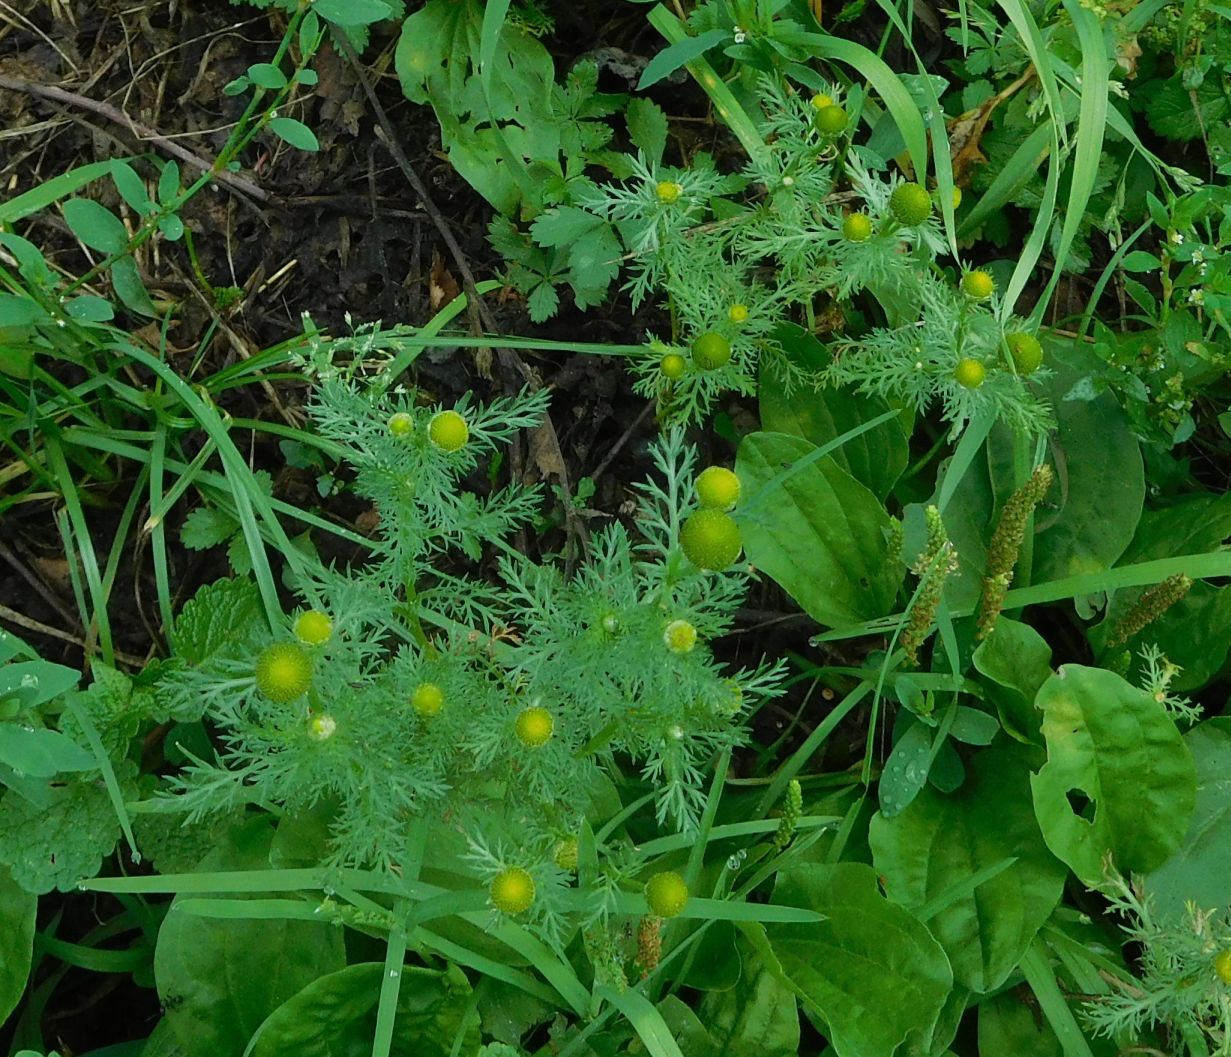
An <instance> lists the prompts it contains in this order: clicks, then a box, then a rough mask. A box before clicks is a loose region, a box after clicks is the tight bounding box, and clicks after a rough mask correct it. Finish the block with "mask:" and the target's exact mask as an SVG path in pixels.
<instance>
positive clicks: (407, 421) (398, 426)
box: [389, 411, 415, 437]
mask: <svg viewBox="0 0 1231 1057" xmlns="http://www.w3.org/2000/svg"><path fill="white" fill-rule="evenodd" d="M414 431H415V420H414V418H413V417H412V416H411V415H409V414H407V413H406V412H405V411H398V412H396V413H395V414H393V415H390V416H389V432H390V433H392V434H393V435H394V436H395V437H408V436H410V434H412V433H413V432H414Z"/></svg>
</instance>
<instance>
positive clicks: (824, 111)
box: [812, 103, 848, 136]
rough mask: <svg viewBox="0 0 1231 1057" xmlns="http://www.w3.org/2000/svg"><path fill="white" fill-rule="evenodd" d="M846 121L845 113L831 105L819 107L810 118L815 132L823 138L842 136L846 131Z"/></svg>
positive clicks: (838, 107)
mask: <svg viewBox="0 0 1231 1057" xmlns="http://www.w3.org/2000/svg"><path fill="white" fill-rule="evenodd" d="M847 120H848V118H847V116H846V111H845V110H843V109H842V108H841V107H840V106H835V105H834V104H833V103H830V104H829V106H823V107H821V108H820V109H819V110H817V111H816V113H815V114H814V115H813V117H812V123H813V124H814V125H816V130H817V131H818V132H819V133H821V135H823V136H840V135H842V133H843V132H845V131H846V124H847Z"/></svg>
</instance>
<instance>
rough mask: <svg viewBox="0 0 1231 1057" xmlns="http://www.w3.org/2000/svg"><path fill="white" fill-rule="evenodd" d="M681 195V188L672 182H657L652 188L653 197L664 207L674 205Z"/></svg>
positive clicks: (682, 190) (682, 189)
mask: <svg viewBox="0 0 1231 1057" xmlns="http://www.w3.org/2000/svg"><path fill="white" fill-rule="evenodd" d="M683 193H684V188H683V186H682V185H680V184H677V183H675V181H673V180H659V181H658V185H657V186H656V187H655V188H654V196H655V197H656V198H657V199H658V200H659V201H660V202H661V203H662V204H663V205H665V206H671V205H675V203H676V202H678V201H679V200H680V195H682V194H683Z"/></svg>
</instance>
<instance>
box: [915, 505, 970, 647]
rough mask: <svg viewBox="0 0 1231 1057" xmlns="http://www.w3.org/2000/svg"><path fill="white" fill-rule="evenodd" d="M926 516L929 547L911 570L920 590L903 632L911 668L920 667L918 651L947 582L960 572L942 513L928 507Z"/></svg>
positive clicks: (930, 626)
mask: <svg viewBox="0 0 1231 1057" xmlns="http://www.w3.org/2000/svg"><path fill="white" fill-rule="evenodd" d="M924 516H925V517H926V518H927V527H928V542H927V546H926V547H924V548H923V553H922V554H920V555H919V558H918V560H916V562H915V564H914V565H913V566H911V572H913V573H914V574H915V575H916V576H917V577H919V590H918V592H917V594H916V595H915V601H914V603H913V604H912V605H911V607H910V612H909V613H908V614H907V616H906V627H905V629H903V631H902V649H903V651H904V652H905V653H906V660H907V661H908V662H909V663H910V664H911V665H917V664H918V663H919V647H920V646H922V645H923V640H924V639H926V638H927V635H928V632H929V631H930V630H931V628H932V621H933V619H934V618H935V616H936V610H937V608H938V607H939V606H940V599H941V596H942V595H943V594H944V590H945V581H946V580H948V579H949V577H950V576H951V575H952V574H953V573H955V572H956V571H957V550H956V549H955V548H954V546H953V543H952V541H951V540H950V539H949V533H948V532H946V531H945V524H944V522H943V521H941V519H940V510H938V509H937V508H936V507H935V506H929V507H928V508H927V510H926V512H925V515H924Z"/></svg>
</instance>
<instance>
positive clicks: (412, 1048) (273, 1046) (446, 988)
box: [252, 962, 479, 1057]
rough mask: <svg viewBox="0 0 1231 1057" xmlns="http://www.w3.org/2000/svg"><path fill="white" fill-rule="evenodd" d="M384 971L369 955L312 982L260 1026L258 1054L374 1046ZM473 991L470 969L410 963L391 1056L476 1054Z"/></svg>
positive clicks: (331, 1053)
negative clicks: (370, 959)
mask: <svg viewBox="0 0 1231 1057" xmlns="http://www.w3.org/2000/svg"><path fill="white" fill-rule="evenodd" d="M384 975H385V967H384V965H383V964H381V963H380V962H365V963H361V964H359V965H349V966H347V967H346V968H345V969H340V970H339V971H337V972H334V973H330V974H329V975H328V976H322V977H320V978H319V979H317V980H314V981H312V983H310V984H308V985H307V986H306V987H304V988H303V990H301V991H300V992H299V993H298V994H296V995H294V996H292V997H291V998H289V999H288V1000H287V1001H286V1002H284V1003H283V1004H282V1005H281V1006H280V1007H279V1008H278V1009H276V1010H275V1011H274V1012H273V1013H272V1014H271V1015H270V1016H269V1019H268V1020H266V1021H265V1023H264V1024H263V1025H262V1026H261V1030H260V1034H259V1035H258V1037H257V1041H256V1045H255V1046H254V1047H253V1049H252V1057H284V1055H285V1054H295V1055H296V1057H347V1055H349V1054H352V1053H367V1052H370V1050H371V1041H372V1034H373V1029H374V1026H375V1010H376V1003H377V1000H378V999H379V998H380V989H381V982H382V980H383V979H384ZM470 995H471V989H470V983H469V981H468V980H467V979H466V974H465V973H463V972H462V971H461V970H460V969H458V968H457V967H456V966H453V965H450V966H448V967H447V968H446V969H445V970H444V971H443V972H437V971H436V970H433V969H421V968H417V967H412V966H406V967H404V968H403V969H402V983H401V988H400V989H399V991H398V1003H397V1016H396V1018H395V1019H394V1024H393V1040H392V1041H393V1045H392V1047H391V1049H390V1050H389V1052H390V1054H391V1055H392V1057H475V1054H477V1053H478V1052H479V1017H478V1014H477V1013H476V1012H475V1010H474V1007H473V1004H472V1002H471V998H470ZM455 1041H456V1043H457V1045H456V1047H455V1045H454V1043H455Z"/></svg>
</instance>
